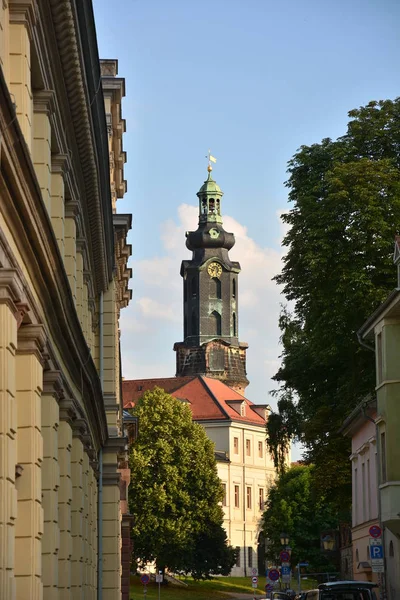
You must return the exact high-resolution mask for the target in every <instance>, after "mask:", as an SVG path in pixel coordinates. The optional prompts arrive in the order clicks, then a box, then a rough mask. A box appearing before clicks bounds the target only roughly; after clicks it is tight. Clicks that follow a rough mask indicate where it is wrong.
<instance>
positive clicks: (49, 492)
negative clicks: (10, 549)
mask: <svg viewBox="0 0 400 600" xmlns="http://www.w3.org/2000/svg"><path fill="white" fill-rule="evenodd" d="M43 377H44V380H43V394H42V436H43V466H42V472H43V477H42V488H43V489H42V498H43V517H44V536H43V545H42V565H43V575H42V581H43V600H58V597H59V596H58V551H59V548H60V528H59V524H58V494H59V487H60V465H59V462H58V444H59V440H58V433H59V422H60V411H59V406H58V403H59V401H60V399H61V397H62V378H61V373H60V371H44V374H43Z"/></svg>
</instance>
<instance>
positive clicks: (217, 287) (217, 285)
mask: <svg viewBox="0 0 400 600" xmlns="http://www.w3.org/2000/svg"><path fill="white" fill-rule="evenodd" d="M210 298H221V281H220V280H219V279H218V277H212V279H210Z"/></svg>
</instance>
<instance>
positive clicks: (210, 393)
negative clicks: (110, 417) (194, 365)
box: [122, 375, 265, 425]
mask: <svg viewBox="0 0 400 600" xmlns="http://www.w3.org/2000/svg"><path fill="white" fill-rule="evenodd" d="M155 387H160V388H162V389H164V390H165V391H166V392H168V393H169V394H171V395H172V396H174V397H175V398H179V399H181V400H187V401H188V402H189V403H190V408H191V410H192V413H193V419H194V420H195V421H206V420H222V421H224V420H233V421H240V422H243V423H251V424H254V425H265V420H264V419H263V417H262V416H260V415H259V414H258V413H257V412H255V411H254V410H252V408H251V407H252V406H257V405H255V404H253V402H251V401H250V400H247V398H245V397H244V396H242V395H241V394H239V393H238V392H235V390H233V389H232V388H230V387H229V386H227V385H225V383H223V382H222V381H219V380H218V379H212V378H210V377H204V376H202V375H198V376H196V377H168V378H165V379H134V380H124V381H123V382H122V393H123V401H124V408H132V407H133V406H134V405H135V403H136V402H137V400H138V399H139V398H140V396H142V394H144V392H146V391H147V390H152V389H154V388H155ZM229 401H234V402H235V404H236V403H237V404H239V402H238V401H240V402H244V403H245V405H246V408H245V414H244V415H243V416H242V415H240V407H238V411H239V412H237V411H236V410H235V409H234V408H233V406H230V405H229Z"/></svg>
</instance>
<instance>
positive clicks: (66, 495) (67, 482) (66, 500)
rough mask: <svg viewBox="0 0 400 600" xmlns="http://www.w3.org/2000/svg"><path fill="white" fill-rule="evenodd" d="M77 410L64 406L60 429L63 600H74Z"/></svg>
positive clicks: (65, 403) (69, 402)
mask: <svg viewBox="0 0 400 600" xmlns="http://www.w3.org/2000/svg"><path fill="white" fill-rule="evenodd" d="M74 417H75V410H74V407H73V403H72V400H69V399H64V400H62V401H61V402H60V427H59V433H58V462H59V465H60V488H59V493H58V523H59V528H60V549H59V552H58V588H59V600H72V595H71V556H72V535H71V503H72V479H71V450H72V427H71V424H72V421H73V418H74Z"/></svg>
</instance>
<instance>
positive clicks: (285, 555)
mask: <svg viewBox="0 0 400 600" xmlns="http://www.w3.org/2000/svg"><path fill="white" fill-rule="evenodd" d="M279 556H280V559H281V562H289V561H290V554H289V552H288V551H287V550H282V552H281V553H280V555H279Z"/></svg>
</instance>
